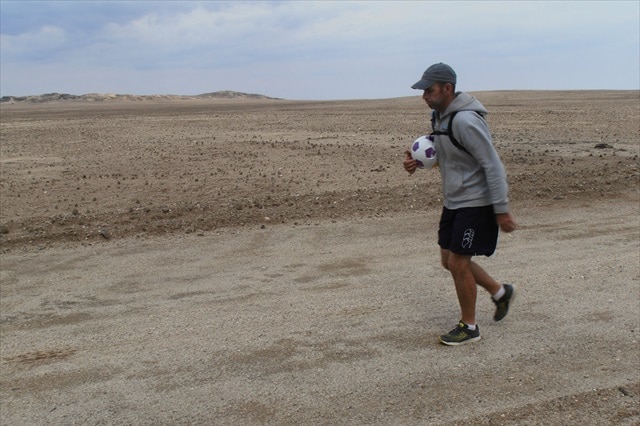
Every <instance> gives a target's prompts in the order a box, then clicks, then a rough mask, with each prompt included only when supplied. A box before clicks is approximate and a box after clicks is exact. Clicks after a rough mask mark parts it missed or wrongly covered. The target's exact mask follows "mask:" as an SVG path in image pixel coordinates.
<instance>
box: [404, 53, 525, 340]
mask: <svg viewBox="0 0 640 426" xmlns="http://www.w3.org/2000/svg"><path fill="white" fill-rule="evenodd" d="M411 87H412V88H413V89H418V90H423V91H424V93H423V95H422V99H424V100H425V102H426V103H427V105H429V107H430V108H431V109H432V110H434V112H433V120H434V121H433V127H434V133H433V134H434V135H436V136H434V139H435V147H436V153H437V158H438V165H439V168H440V173H441V175H442V187H443V194H444V206H443V209H442V215H441V217H440V225H439V230H438V245H439V246H440V256H441V261H442V266H444V268H445V269H447V270H448V271H450V272H451V275H452V277H453V281H454V283H455V288H456V293H457V295H458V302H459V304H460V310H461V312H462V317H461V319H460V322H459V323H458V325H457V326H456V327H455V328H454V329H453V330H451V331H450V332H449V333H447V334H443V335H442V336H440V338H439V340H440V342H441V343H443V344H445V345H461V344H465V343H469V342H473V341H477V340H480V329H479V327H478V325H477V324H476V318H475V317H476V298H477V287H476V285H480V286H481V287H483V288H484V289H486V290H487V291H488V292H489V293H490V294H491V297H492V300H493V302H494V303H495V304H496V312H495V315H494V317H493V319H494V320H495V321H500V320H502V319H503V318H504V317H505V316H506V315H507V312H508V311H509V305H510V303H511V302H513V300H514V297H515V288H514V286H513V285H511V284H505V285H501V284H500V283H498V282H497V281H496V280H495V279H493V278H492V277H491V276H490V275H489V274H488V273H487V272H485V271H484V269H482V268H481V267H480V266H479V265H478V264H477V263H476V262H474V261H473V260H472V257H473V256H481V255H484V256H490V255H492V254H493V252H494V251H495V248H496V245H497V241H498V232H499V229H498V228H500V229H502V231H504V232H511V231H513V230H515V229H516V223H515V221H514V219H513V217H512V216H511V214H510V213H509V203H508V196H507V181H506V173H505V170H504V166H503V165H502V162H501V161H500V158H499V156H498V153H497V152H496V150H495V148H494V146H493V143H492V139H491V134H490V132H489V127H488V125H487V123H486V121H485V120H484V118H483V116H484V115H485V114H486V113H487V110H486V109H485V108H484V106H483V105H482V104H481V103H480V102H479V101H478V100H477V99H476V98H474V97H473V96H471V95H469V94H467V93H462V92H456V73H455V72H454V71H453V69H452V68H451V67H450V66H448V65H446V64H443V63H438V64H434V65H432V66H430V67H429V68H427V70H426V71H425V72H424V74H423V75H422V78H421V79H420V81H418V82H417V83H415V84H414V85H413V86H411ZM454 112H455V119H454V120H452V121H450V120H449V119H450V118H451V116H452V115H453V113H454ZM449 125H451V127H452V129H451V130H452V132H453V133H449V131H448V126H449ZM450 136H453V138H451V137H450ZM403 165H404V168H405V170H406V171H407V172H409V173H410V174H413V172H415V171H416V168H417V163H416V161H415V160H413V159H412V158H411V153H410V152H409V151H408V150H407V151H406V152H405V159H404V161H403Z"/></svg>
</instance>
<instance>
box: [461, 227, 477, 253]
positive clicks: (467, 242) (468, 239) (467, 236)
mask: <svg viewBox="0 0 640 426" xmlns="http://www.w3.org/2000/svg"><path fill="white" fill-rule="evenodd" d="M474 234H475V232H474V231H473V229H467V230H465V231H464V235H463V236H462V248H466V249H468V248H471V245H472V244H473V235H474Z"/></svg>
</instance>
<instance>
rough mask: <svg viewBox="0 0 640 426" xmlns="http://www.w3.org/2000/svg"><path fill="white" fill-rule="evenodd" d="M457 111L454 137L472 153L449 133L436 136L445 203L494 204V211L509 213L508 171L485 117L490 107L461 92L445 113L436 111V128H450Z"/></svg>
mask: <svg viewBox="0 0 640 426" xmlns="http://www.w3.org/2000/svg"><path fill="white" fill-rule="evenodd" d="M454 111H460V112H458V113H457V114H456V116H455V118H454V119H453V136H454V137H455V138H456V139H457V140H458V142H460V144H461V145H462V146H464V148H465V149H466V150H467V151H468V153H467V152H464V151H462V150H461V149H459V148H457V147H456V146H455V145H454V144H453V142H451V140H449V137H448V136H446V135H438V136H435V146H436V152H437V156H438V164H439V166H440V174H441V175H442V188H443V194H444V206H445V207H446V208H448V209H459V208H463V207H482V206H488V205H493V211H494V213H496V214H498V213H507V212H508V211H509V198H508V195H507V193H508V188H507V179H506V173H505V170H504V166H503V165H502V162H501V161H500V157H499V156H498V153H497V152H496V150H495V148H494V146H493V142H492V139H491V133H490V131H489V127H488V125H487V123H486V121H485V120H484V118H483V117H482V116H484V115H485V114H486V113H487V110H486V109H485V107H484V106H483V105H482V104H481V103H480V101H478V100H477V99H476V98H475V97H473V96H471V95H469V94H467V93H463V92H460V93H457V94H456V98H455V99H454V100H453V102H451V104H450V105H449V107H448V108H447V110H446V111H445V112H444V114H442V115H441V114H440V113H438V112H436V122H435V128H436V130H440V131H444V132H446V131H447V126H448V124H449V115H450V114H451V113H452V112H454ZM474 111H477V112H478V113H476V112H474Z"/></svg>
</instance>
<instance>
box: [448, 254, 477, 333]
mask: <svg viewBox="0 0 640 426" xmlns="http://www.w3.org/2000/svg"><path fill="white" fill-rule="evenodd" d="M447 269H448V270H449V271H450V272H451V276H452V277H453V282H454V283H455V286H456V293H457V295H458V303H459V304H460V311H461V312H462V318H461V320H462V322H464V323H465V324H467V325H475V323H476V298H477V295H478V290H477V287H476V280H475V278H474V275H473V272H472V267H471V256H468V255H461V254H456V253H453V252H450V253H449V255H448V256H447Z"/></svg>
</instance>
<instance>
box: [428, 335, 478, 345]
mask: <svg viewBox="0 0 640 426" xmlns="http://www.w3.org/2000/svg"><path fill="white" fill-rule="evenodd" d="M438 340H439V341H440V343H442V344H443V345H447V346H460V345H466V344H467V343H471V342H477V341H478V340H480V336H478V337H472V338H471V339H467V340H463V341H462V342H446V341H444V340H442V338H440V337H438Z"/></svg>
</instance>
